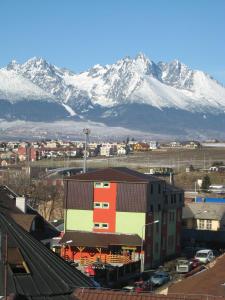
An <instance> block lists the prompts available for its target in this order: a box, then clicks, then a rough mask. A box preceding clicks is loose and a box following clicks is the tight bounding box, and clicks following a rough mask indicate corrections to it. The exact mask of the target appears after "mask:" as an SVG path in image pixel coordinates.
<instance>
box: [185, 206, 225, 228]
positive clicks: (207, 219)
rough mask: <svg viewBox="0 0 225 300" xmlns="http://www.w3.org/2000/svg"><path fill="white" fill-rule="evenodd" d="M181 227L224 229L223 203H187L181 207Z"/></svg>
mask: <svg viewBox="0 0 225 300" xmlns="http://www.w3.org/2000/svg"><path fill="white" fill-rule="evenodd" d="M182 218H183V227H184V228H187V229H197V230H212V231H218V230H225V205H224V204H222V203H220V204H219V203H193V202H192V203H187V204H186V206H185V207H184V208H183V217H182Z"/></svg>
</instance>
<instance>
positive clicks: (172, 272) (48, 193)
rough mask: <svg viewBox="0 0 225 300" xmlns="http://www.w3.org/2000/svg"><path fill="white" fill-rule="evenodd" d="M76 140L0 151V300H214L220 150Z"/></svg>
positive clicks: (223, 209)
mask: <svg viewBox="0 0 225 300" xmlns="http://www.w3.org/2000/svg"><path fill="white" fill-rule="evenodd" d="M83 133H84V136H83V141H82V140H79V141H68V140H66V141H63V140H44V141H30V142H28V141H1V142H0V165H1V168H0V233H1V247H0V249H1V265H0V266H1V276H2V278H4V280H2V282H1V284H0V294H1V295H2V296H4V297H5V299H6V298H7V297H9V295H14V296H16V295H19V296H21V297H22V296H23V297H27V298H25V299H36V297H38V298H37V299H50V298H51V299H69V298H67V297H69V296H72V295H73V297H74V299H92V298H93V299H94V298H95V297H97V298H98V299H106V297H111V298H112V299H117V298H118V297H120V296H119V295H124V297H126V299H129V298H133V297H138V299H139V298H140V299H142V298H143V299H146V297H148V299H153V298H151V297H162V296H160V295H162V294H163V295H164V297H165V299H184V298H182V297H184V296H185V299H217V298H216V297H219V298H220V299H222V298H221V297H225V291H224V289H223V277H224V271H223V263H224V260H225V257H224V249H225V238H224V232H225V221H224V220H225V178H224V172H225V154H224V153H225V152H224V150H225V143H224V142H222V141H218V140H208V141H205V142H199V141H186V142H182V141H181V142H179V141H170V142H168V141H166V142H162V141H159V142H158V141H151V140H149V141H146V140H145V141H142V140H141V141H135V140H134V139H133V138H131V139H130V138H129V137H127V139H126V140H125V141H118V142H107V141H104V142H101V143H100V142H95V141H90V139H91V136H90V131H89V130H87V129H85V130H84V132H83ZM203 271H204V272H203ZM58 274H61V275H60V278H59V277H58ZM205 282H207V285H205ZM46 283H47V286H48V288H47V286H46ZM31 284H32V288H31ZM50 287H51V288H50ZM53 291H54V292H53ZM53 294H57V296H53ZM41 297H42V298H41ZM43 297H44V298H43ZM57 297H58V298H57ZM121 297H122V296H121ZM210 297H211V298H210ZM219 298H218V299H219ZM7 299H8V298H7ZM18 299H20V298H18ZM21 299H22V298H21ZM118 299H119V298H118ZM154 299H155V298H154Z"/></svg>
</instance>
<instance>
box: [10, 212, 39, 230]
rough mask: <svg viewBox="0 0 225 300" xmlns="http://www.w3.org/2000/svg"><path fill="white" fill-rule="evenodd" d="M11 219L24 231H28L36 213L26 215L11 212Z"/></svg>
mask: <svg viewBox="0 0 225 300" xmlns="http://www.w3.org/2000/svg"><path fill="white" fill-rule="evenodd" d="M10 216H11V217H12V219H13V220H14V221H15V222H16V223H17V224H19V225H20V226H21V227H23V229H25V230H26V231H30V229H31V225H32V223H33V220H34V219H35V218H36V217H37V216H36V215H26V214H21V213H20V214H14V213H11V214H10Z"/></svg>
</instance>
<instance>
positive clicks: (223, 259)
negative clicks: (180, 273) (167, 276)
mask: <svg viewBox="0 0 225 300" xmlns="http://www.w3.org/2000/svg"><path fill="white" fill-rule="evenodd" d="M211 266H212V267H211V268H209V269H207V270H205V271H202V272H200V273H198V274H195V275H194V276H191V277H188V278H186V279H184V280H182V281H180V282H178V283H175V284H173V285H171V286H170V287H169V293H183V294H187V293H190V292H191V293H192V294H208V295H214V296H224V297H225V268H224V266H225V254H223V255H222V256H220V257H218V258H217V259H216V261H214V262H212V263H211Z"/></svg>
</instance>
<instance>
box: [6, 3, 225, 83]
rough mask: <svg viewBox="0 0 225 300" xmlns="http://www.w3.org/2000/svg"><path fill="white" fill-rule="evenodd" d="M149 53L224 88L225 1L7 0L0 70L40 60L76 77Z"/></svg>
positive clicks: (157, 58) (149, 55) (156, 60)
mask: <svg viewBox="0 0 225 300" xmlns="http://www.w3.org/2000/svg"><path fill="white" fill-rule="evenodd" d="M138 52H143V53H145V54H146V55H147V56H148V57H149V58H151V59H152V60H154V61H155V62H158V61H160V60H162V61H170V60H173V59H179V60H181V61H182V62H184V63H185V64H187V65H188V66H190V67H191V68H194V69H200V70H203V71H206V72H208V73H210V74H211V75H213V76H214V77H215V78H216V79H218V80H219V81H221V82H223V83H224V84H225V0H0V66H1V67H2V66H5V65H6V64H7V63H8V62H9V61H11V60H12V59H16V60H17V61H18V62H24V61H25V60H27V59H28V58H30V57H33V56H38V57H43V58H45V59H47V60H48V61H49V62H51V63H53V64H56V65H58V66H61V67H66V68H69V69H72V70H73V71H75V72H80V71H82V70H85V69H87V68H89V67H91V66H93V65H94V64H97V63H100V64H107V63H108V64H110V63H113V62H115V61H116V60H118V59H120V58H123V57H125V56H131V57H133V56H135V55H136V54H137V53H138Z"/></svg>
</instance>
